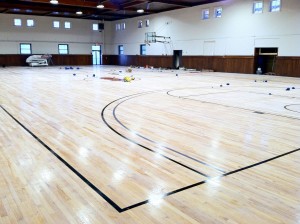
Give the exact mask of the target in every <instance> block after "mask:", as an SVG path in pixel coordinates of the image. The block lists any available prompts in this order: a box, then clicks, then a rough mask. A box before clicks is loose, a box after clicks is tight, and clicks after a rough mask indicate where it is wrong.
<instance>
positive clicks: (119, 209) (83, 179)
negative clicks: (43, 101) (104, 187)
mask: <svg viewBox="0 0 300 224" xmlns="http://www.w3.org/2000/svg"><path fill="white" fill-rule="evenodd" d="M0 107H1V108H2V110H3V111H5V112H6V113H7V114H8V115H9V116H10V117H11V118H12V119H13V120H14V121H15V122H17V123H18V124H19V125H20V126H21V127H22V128H23V129H24V130H25V131H27V132H28V133H29V134H30V135H31V136H32V137H33V138H35V139H36V140H37V141H38V142H39V143H40V144H41V145H43V146H44V147H45V148H46V149H48V150H49V151H50V152H51V153H52V154H53V155H54V156H55V157H56V158H57V159H58V160H60V161H61V162H62V163H63V164H64V165H65V166H66V167H68V168H69V169H70V170H71V171H72V172H73V173H74V174H76V175H77V176H78V177H79V178H80V179H81V180H82V181H83V182H85V183H86V184H87V185H88V186H89V187H90V188H92V189H93V190H94V191H95V192H96V193H97V194H98V195H100V196H101V197H102V198H103V199H104V200H105V201H107V202H108V203H109V204H110V205H111V206H112V207H113V208H114V209H116V210H117V211H118V212H122V208H120V207H119V206H118V205H117V204H116V203H115V202H114V201H113V200H111V199H110V198H109V197H108V196H107V195H105V194H104V193H103V192H102V191H100V190H99V189H98V188H97V187H96V186H95V185H93V184H92V183H91V182H90V181H89V180H88V179H86V178H85V177H84V176H83V175H82V174H81V173H79V172H78V171H77V170H76V169H75V168H74V167H73V166H71V165H70V164H69V163H68V162H67V161H65V160H64V159H63V158H62V157H61V156H59V155H58V154H57V153H56V152H54V151H53V150H52V149H51V148H50V147H49V146H48V145H47V144H46V143H44V142H43V141H42V140H41V139H40V138H39V137H37V136H36V135H35V134H34V133H32V132H31V131H30V130H29V129H28V128H27V127H25V125H23V124H22V123H21V122H20V121H19V120H17V119H16V118H15V117H14V116H13V115H12V114H10V113H9V112H8V111H7V110H6V109H5V108H4V107H3V106H2V105H0Z"/></svg>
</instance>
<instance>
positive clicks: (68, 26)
mask: <svg viewBox="0 0 300 224" xmlns="http://www.w3.org/2000/svg"><path fill="white" fill-rule="evenodd" d="M65 29H71V22H68V21H65Z"/></svg>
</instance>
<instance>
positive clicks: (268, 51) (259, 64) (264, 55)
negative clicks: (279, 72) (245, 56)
mask: <svg viewBox="0 0 300 224" xmlns="http://www.w3.org/2000/svg"><path fill="white" fill-rule="evenodd" d="M277 54H278V48H255V54H254V71H255V73H257V74H259V72H258V71H259V68H260V70H261V73H262V74H266V73H275V66H276V58H277Z"/></svg>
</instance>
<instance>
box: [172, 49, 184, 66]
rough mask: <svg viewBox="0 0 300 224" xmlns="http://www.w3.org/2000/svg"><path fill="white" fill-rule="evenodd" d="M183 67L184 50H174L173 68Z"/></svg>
mask: <svg viewBox="0 0 300 224" xmlns="http://www.w3.org/2000/svg"><path fill="white" fill-rule="evenodd" d="M179 67H182V50H174V51H173V68H174V69H179Z"/></svg>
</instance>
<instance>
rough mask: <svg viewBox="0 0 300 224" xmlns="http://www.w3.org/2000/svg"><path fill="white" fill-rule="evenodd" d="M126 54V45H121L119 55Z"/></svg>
mask: <svg viewBox="0 0 300 224" xmlns="http://www.w3.org/2000/svg"><path fill="white" fill-rule="evenodd" d="M121 54H124V46H123V45H119V55H121Z"/></svg>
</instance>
